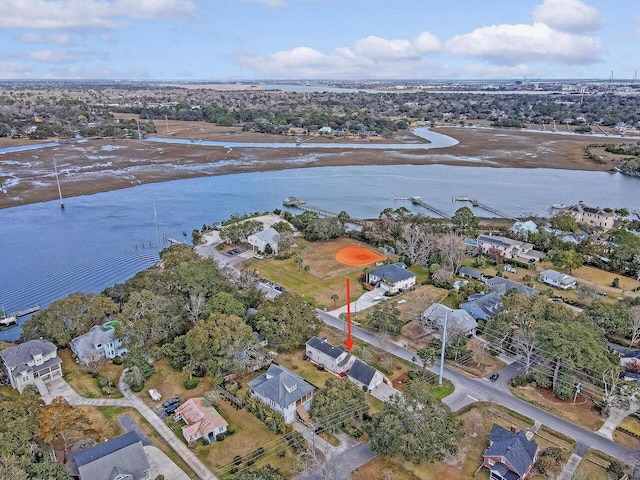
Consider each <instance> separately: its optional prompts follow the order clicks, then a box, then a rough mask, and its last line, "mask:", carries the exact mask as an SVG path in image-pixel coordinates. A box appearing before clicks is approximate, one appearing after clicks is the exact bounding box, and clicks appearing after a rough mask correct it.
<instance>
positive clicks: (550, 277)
mask: <svg viewBox="0 0 640 480" xmlns="http://www.w3.org/2000/svg"><path fill="white" fill-rule="evenodd" d="M539 280H540V281H541V282H543V283H546V284H547V285H551V286H552V287H556V288H560V289H562V290H568V289H569V288H575V287H576V282H577V279H576V278H574V277H572V276H571V275H565V274H564V273H561V272H556V271H555V270H544V271H543V272H541V273H540V277H539Z"/></svg>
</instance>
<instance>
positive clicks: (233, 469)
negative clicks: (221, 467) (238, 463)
mask: <svg viewBox="0 0 640 480" xmlns="http://www.w3.org/2000/svg"><path fill="white" fill-rule="evenodd" d="M229 473H231V474H232V475H233V474H234V473H238V467H233V468H232V469H231V470H229Z"/></svg>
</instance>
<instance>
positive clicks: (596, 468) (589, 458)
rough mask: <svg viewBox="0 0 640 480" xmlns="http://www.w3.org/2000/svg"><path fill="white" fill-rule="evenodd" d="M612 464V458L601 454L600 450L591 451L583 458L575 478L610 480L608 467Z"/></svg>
mask: <svg viewBox="0 0 640 480" xmlns="http://www.w3.org/2000/svg"><path fill="white" fill-rule="evenodd" d="M610 462H611V458H609V457H608V456H607V455H605V454H603V453H602V452H599V451H598V450H593V449H589V450H587V453H586V454H585V455H584V457H582V461H581V462H580V465H578V469H577V470H576V473H575V474H574V477H573V478H576V479H582V478H584V479H588V480H609V478H610V477H609V476H608V475H607V467H608V466H609V463H610Z"/></svg>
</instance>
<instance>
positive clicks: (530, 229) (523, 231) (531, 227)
mask: <svg viewBox="0 0 640 480" xmlns="http://www.w3.org/2000/svg"><path fill="white" fill-rule="evenodd" d="M509 230H510V231H512V232H513V233H515V234H517V235H529V234H531V233H538V225H536V224H535V222H532V221H531V220H527V221H526V222H520V221H518V222H515V223H514V224H513V225H512V226H511V228H510V229H509Z"/></svg>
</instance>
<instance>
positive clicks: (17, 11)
mask: <svg viewBox="0 0 640 480" xmlns="http://www.w3.org/2000/svg"><path fill="white" fill-rule="evenodd" d="M194 9H195V4H194V3H193V1H192V0H3V1H2V2H0V28H29V29H75V30H85V29H91V28H94V29H95V28H99V29H114V28H118V27H119V26H121V25H122V22H123V20H126V19H135V20H152V19H179V18H184V17H185V16H186V15H187V14H188V13H189V12H191V11H193V10H194Z"/></svg>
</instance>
